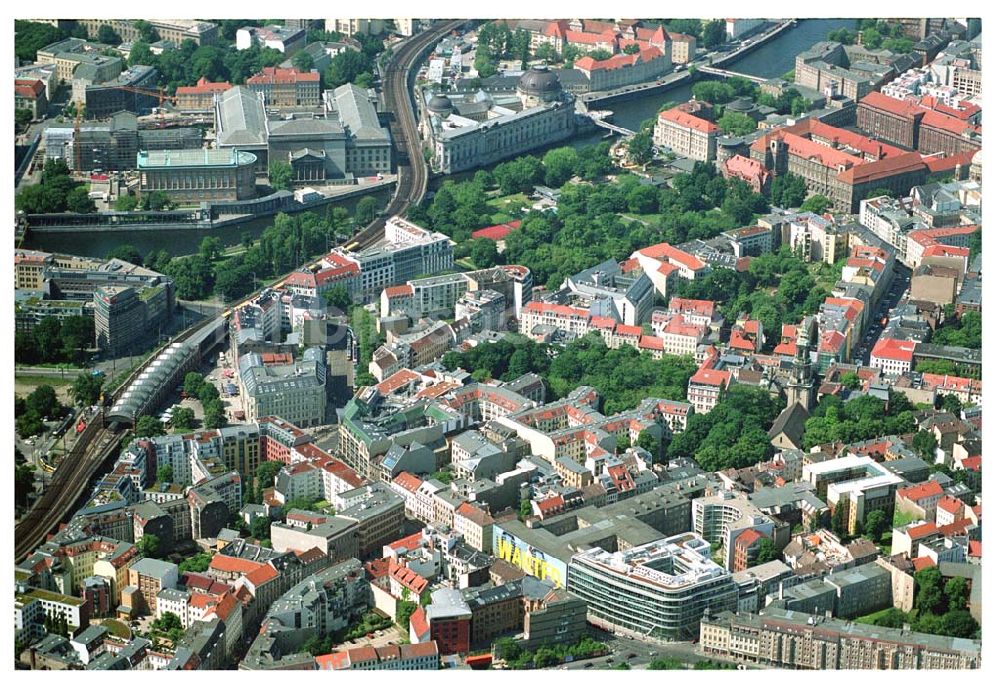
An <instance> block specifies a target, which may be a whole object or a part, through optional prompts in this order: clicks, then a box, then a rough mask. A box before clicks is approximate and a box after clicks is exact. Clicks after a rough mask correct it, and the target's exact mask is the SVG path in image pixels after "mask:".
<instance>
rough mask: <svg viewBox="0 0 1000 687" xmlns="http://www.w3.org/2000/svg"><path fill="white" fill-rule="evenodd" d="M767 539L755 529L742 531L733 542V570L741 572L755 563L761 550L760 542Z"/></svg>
mask: <svg viewBox="0 0 1000 687" xmlns="http://www.w3.org/2000/svg"><path fill="white" fill-rule="evenodd" d="M765 539H767V537H766V536H764V535H763V534H761V533H760V532H758V531H757V530H755V529H746V530H743V531H742V532H740V534H739V536H737V537H736V540H735V542H734V543H733V556H734V558H733V572H740V571H741V570H746V569H747V568H750V567H752V566H753V565H754V562H755V561H756V560H757V554H758V553H759V552H760V544H761V542H762V541H764V540H765Z"/></svg>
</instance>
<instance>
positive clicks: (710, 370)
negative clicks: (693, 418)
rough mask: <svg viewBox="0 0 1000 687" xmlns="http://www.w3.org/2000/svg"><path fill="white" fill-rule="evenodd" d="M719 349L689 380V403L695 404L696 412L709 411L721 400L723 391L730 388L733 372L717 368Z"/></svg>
mask: <svg viewBox="0 0 1000 687" xmlns="http://www.w3.org/2000/svg"><path fill="white" fill-rule="evenodd" d="M718 356H719V354H718V351H715V350H714V349H713V353H712V354H710V355H709V356H708V357H707V358H705V361H704V362H703V363H702V364H701V367H699V368H698V370H697V371H696V372H695V373H694V374H693V375H691V379H689V380H688V393H687V400H688V403H690V404H691V405H693V406H694V412H696V413H707V412H709V411H710V410H712V408H714V407H715V405H716V404H717V403H718V402H719V398H720V397H721V396H722V393H723V392H724V391H725V390H726V389H727V388H729V382H730V379H731V377H732V373H731V372H730V371H729V370H717V369H715V364H716V362H717V361H718Z"/></svg>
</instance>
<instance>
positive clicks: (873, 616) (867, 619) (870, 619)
mask: <svg viewBox="0 0 1000 687" xmlns="http://www.w3.org/2000/svg"><path fill="white" fill-rule="evenodd" d="M894 610H895V609H893V608H886V609H883V610H881V611H875V612H874V613H869V614H868V615H863V616H860V617H858V618H855V619H854V622H856V623H862V624H864V625H874V624H875V621H876V620H881V619H882V618H884V617H885V616H887V615H889V613H891V612H892V611H894Z"/></svg>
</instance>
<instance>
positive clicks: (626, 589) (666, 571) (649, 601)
mask: <svg viewBox="0 0 1000 687" xmlns="http://www.w3.org/2000/svg"><path fill="white" fill-rule="evenodd" d="M710 550H711V548H710V546H709V544H708V542H706V541H705V540H704V539H702V538H701V537H698V536H697V535H695V534H694V533H691V532H687V533H684V534H679V535H676V536H673V537H667V538H665V539H659V540H657V541H654V542H650V543H648V544H644V545H642V546H637V547H635V548H632V549H628V550H625V551H618V552H616V553H609V552H607V551H605V550H603V549H600V548H594V549H591V550H589V551H586V552H584V553H579V554H576V555H575V556H573V558H572V560H571V561H570V565H569V581H568V585H567V589H568V590H569V591H570V592H571V593H572V594H575V595H576V596H578V597H580V598H581V599H583V600H584V601H586V602H587V616H588V620H590V621H591V622H593V623H595V624H597V625H600V626H602V627H604V628H605V629H608V630H611V631H613V632H620V633H622V634H627V635H633V636H637V637H651V638H656V639H665V640H684V639H691V638H692V637H696V636H697V635H698V628H699V623H700V622H701V618H702V615H703V614H704V612H705V609H710V610H711V611H712V612H716V611H721V610H732V609H734V608H735V607H736V584H735V583H734V582H733V579H732V576H731V575H730V574H729V572H728V571H727V570H725V569H724V568H722V567H721V566H719V565H717V564H716V563H714V562H713V561H712V560H711V559H710V558H709V555H710Z"/></svg>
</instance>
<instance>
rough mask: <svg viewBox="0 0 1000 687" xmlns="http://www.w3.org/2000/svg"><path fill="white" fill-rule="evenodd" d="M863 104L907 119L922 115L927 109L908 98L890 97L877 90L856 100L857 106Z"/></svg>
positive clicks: (862, 105)
mask: <svg viewBox="0 0 1000 687" xmlns="http://www.w3.org/2000/svg"><path fill="white" fill-rule="evenodd" d="M864 106H868V107H870V108H872V109H875V110H881V111H883V112H889V113H891V114H894V115H897V116H900V117H906V118H908V119H914V118H915V117H918V116H920V115H923V114H924V113H926V112H927V110H925V109H924V108H922V107H920V106H919V105H916V104H914V103H912V102H910V101H909V100H900V99H898V98H891V97H889V96H887V95H885V94H884V93H879V92H878V91H872V92H871V93H869V94H868V95H866V96H865V97H864V98H862V99H861V100H859V101H858V107H859V108H861V107H864Z"/></svg>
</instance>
